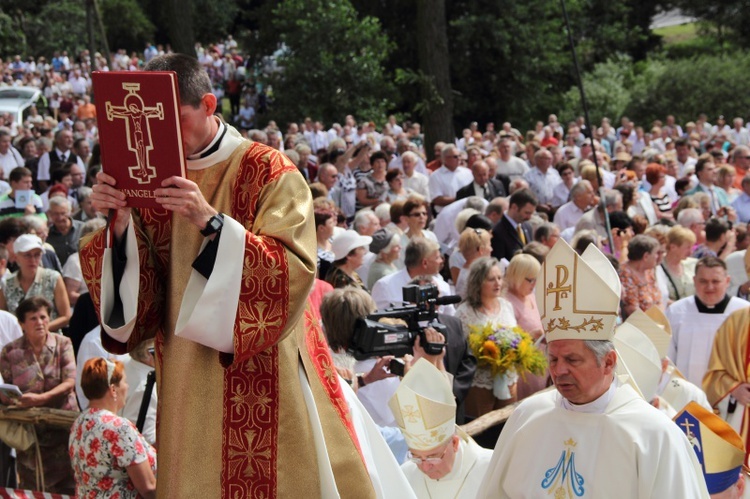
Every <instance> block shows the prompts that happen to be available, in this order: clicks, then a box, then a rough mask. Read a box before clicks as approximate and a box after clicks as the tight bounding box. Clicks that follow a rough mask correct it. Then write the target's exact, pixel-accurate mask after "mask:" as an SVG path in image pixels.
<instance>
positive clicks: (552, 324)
mask: <svg viewBox="0 0 750 499" xmlns="http://www.w3.org/2000/svg"><path fill="white" fill-rule="evenodd" d="M536 301H537V303H538V305H539V312H540V313H541V318H542V326H543V327H544V334H545V336H546V339H547V342H552V341H556V340H612V338H613V336H614V334H615V324H616V322H617V310H618V308H619V306H620V278H619V276H618V275H617V272H616V271H615V269H614V267H612V264H611V263H610V262H609V260H608V259H607V257H606V256H604V254H603V253H602V252H601V251H599V249H598V248H597V247H596V246H594V245H593V244H592V245H589V247H588V248H587V249H586V251H584V253H583V254H582V255H578V253H576V252H575V251H574V250H573V248H571V247H570V246H569V245H568V243H566V242H565V241H564V240H562V239H560V240H559V241H557V243H556V244H555V246H553V247H552V249H551V250H550V252H549V254H547V258H545V260H544V264H543V265H542V268H541V270H540V271H539V276H538V278H537V285H536Z"/></svg>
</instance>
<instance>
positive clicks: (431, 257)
mask: <svg viewBox="0 0 750 499" xmlns="http://www.w3.org/2000/svg"><path fill="white" fill-rule="evenodd" d="M442 266H443V256H442V255H441V254H440V245H439V244H438V243H436V242H434V241H430V240H428V239H413V240H412V241H411V242H409V244H408V245H407V246H406V256H405V258H404V268H403V269H401V270H399V271H398V272H396V273H393V274H390V275H387V276H385V277H383V278H382V279H380V280H379V281H378V282H376V283H375V286H373V287H372V298H373V299H374V300H375V304H376V305H377V306H378V309H383V308H387V307H388V306H390V304H391V303H400V302H402V301H403V299H404V295H403V288H404V286H406V285H407V284H409V281H411V280H412V279H414V278H415V277H417V276H421V275H425V276H434V282H435V285H436V286H437V287H438V292H439V293H440V295H441V296H448V295H450V294H451V292H450V286H448V283H446V282H445V281H444V280H443V278H442V277H440V275H439V272H440V269H441V268H442ZM439 312H440V313H442V314H447V315H453V314H454V312H455V309H454V307H453V305H442V306H441V307H439Z"/></svg>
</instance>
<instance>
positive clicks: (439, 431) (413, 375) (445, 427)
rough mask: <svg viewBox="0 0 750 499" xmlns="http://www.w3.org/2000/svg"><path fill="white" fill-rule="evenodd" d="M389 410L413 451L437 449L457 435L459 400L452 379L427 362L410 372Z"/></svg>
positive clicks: (417, 363)
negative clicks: (449, 379) (451, 382)
mask: <svg viewBox="0 0 750 499" xmlns="http://www.w3.org/2000/svg"><path fill="white" fill-rule="evenodd" d="M388 406H389V407H390V408H391V411H393V415H394V416H395V418H396V423H397V424H398V426H399V428H401V432H402V433H403V434H404V439H405V440H406V445H407V446H408V447H409V448H410V449H414V450H431V449H434V448H435V447H438V446H439V445H440V444H443V443H445V442H446V441H448V439H449V438H451V437H452V436H453V435H454V433H455V432H456V400H455V398H454V397H453V390H452V389H451V386H450V384H449V383H448V378H446V377H445V375H444V374H443V373H442V372H440V371H439V370H438V369H437V368H436V367H435V366H434V365H432V364H430V363H429V362H428V361H426V360H424V359H419V360H418V361H417V362H416V363H415V364H414V365H413V366H412V367H411V369H409V372H408V373H406V376H404V379H402V380H401V384H400V385H399V387H398V390H396V393H395V394H394V395H393V397H391V400H390V401H389V402H388Z"/></svg>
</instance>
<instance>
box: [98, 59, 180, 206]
mask: <svg viewBox="0 0 750 499" xmlns="http://www.w3.org/2000/svg"><path fill="white" fill-rule="evenodd" d="M92 80H93V87H94V100H95V102H96V111H97V124H98V127H99V144H100V147H101V155H102V170H103V171H104V172H106V173H107V174H109V175H111V176H113V177H114V178H115V179H116V180H117V184H116V186H117V188H118V189H120V190H121V191H122V192H124V193H125V195H126V196H127V199H128V206H130V207H134V208H160V206H159V204H158V203H156V200H155V196H154V189H157V188H159V187H161V183H162V181H163V180H164V179H166V178H169V177H171V176H174V175H178V176H181V177H184V176H185V153H184V151H183V148H182V130H181V128H180V96H179V88H178V85H177V75H176V74H175V73H174V72H159V71H106V72H105V71H95V72H94V73H93V75H92Z"/></svg>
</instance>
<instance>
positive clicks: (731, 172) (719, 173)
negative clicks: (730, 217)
mask: <svg viewBox="0 0 750 499" xmlns="http://www.w3.org/2000/svg"><path fill="white" fill-rule="evenodd" d="M736 178H737V170H736V169H735V167H734V166H732V165H721V166H720V167H719V168H718V169H717V170H716V185H718V186H719V187H721V188H722V189H724V190H725V191H726V192H727V197H728V198H729V202H730V203H731V202H732V201H734V200H735V199H736V198H737V196H739V195H740V194H742V191H741V190H740V189H738V188H736V187H735V186H734V181H735V179H736Z"/></svg>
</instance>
